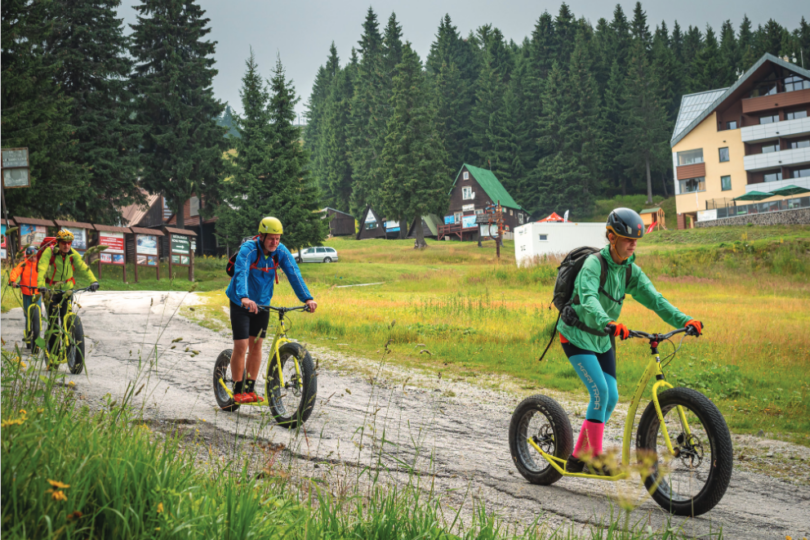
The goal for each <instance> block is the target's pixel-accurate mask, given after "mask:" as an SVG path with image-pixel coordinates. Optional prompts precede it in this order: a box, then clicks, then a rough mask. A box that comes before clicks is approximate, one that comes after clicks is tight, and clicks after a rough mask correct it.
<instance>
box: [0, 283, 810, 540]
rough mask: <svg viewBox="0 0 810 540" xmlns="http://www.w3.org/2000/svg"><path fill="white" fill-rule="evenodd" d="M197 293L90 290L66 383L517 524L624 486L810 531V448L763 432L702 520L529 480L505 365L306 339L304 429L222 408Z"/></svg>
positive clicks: (705, 528) (772, 530)
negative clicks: (413, 362) (308, 387)
mask: <svg viewBox="0 0 810 540" xmlns="http://www.w3.org/2000/svg"><path fill="white" fill-rule="evenodd" d="M197 302H198V298H197V297H196V296H195V295H194V294H190V293H165V292H143V291H138V292H98V293H96V294H85V295H84V296H83V297H82V298H81V301H80V303H81V305H82V309H81V316H82V320H83V324H84V328H85V332H86V334H87V338H88V348H87V350H88V362H87V366H86V370H85V372H84V373H82V374H80V375H70V374H68V375H67V376H66V381H74V382H75V390H76V392H77V393H78V394H79V395H80V397H81V398H82V399H83V400H84V402H86V403H87V404H88V405H90V406H91V407H92V408H99V407H102V406H104V403H106V399H107V398H106V396H107V395H108V394H109V396H111V397H112V399H120V398H121V397H122V396H123V394H124V392H125V391H126V390H127V388H128V387H130V388H132V387H135V388H140V387H141V386H143V388H142V389H141V392H140V393H139V394H138V396H136V397H135V398H134V401H133V405H134V406H136V407H138V408H141V409H142V410H143V415H144V420H145V421H146V422H147V423H148V424H150V425H151V426H153V429H158V430H161V429H166V428H167V426H168V427H171V428H172V429H184V430H187V431H188V432H189V433H191V434H192V435H194V436H195V437H198V439H197V441H198V443H199V445H198V459H199V463H200V466H203V467H204V466H206V464H207V463H209V462H210V460H212V459H219V460H229V459H233V460H236V461H243V460H245V459H250V460H251V461H253V460H255V462H256V467H255V468H256V470H257V471H259V470H262V469H268V470H270V469H273V470H279V471H280V470H285V471H288V472H287V473H286V474H292V475H294V476H296V477H298V478H310V479H315V480H316V481H318V482H320V483H323V484H328V485H329V486H330V489H335V490H342V489H348V488H347V486H349V485H350V484H352V483H361V484H362V483H363V482H368V481H369V479H368V478H369V474H368V473H369V471H372V472H375V473H378V474H379V479H380V481H384V482H390V483H391V484H392V485H393V484H399V485H402V484H405V483H408V482H411V483H412V482H413V481H414V478H417V481H420V482H424V485H425V487H426V488H431V489H433V490H434V491H435V492H436V493H439V494H441V495H442V496H443V498H444V500H445V501H446V502H447V503H448V504H449V505H451V506H454V505H455V506H462V505H464V506H465V507H470V505H471V501H483V502H484V503H485V504H486V508H487V510H489V511H494V512H496V513H497V514H498V515H499V516H500V517H501V518H502V519H503V520H504V521H505V522H506V523H508V524H511V525H514V526H517V527H518V528H520V527H522V526H528V525H530V524H531V523H532V522H533V521H534V520H535V519H540V520H541V521H544V522H545V523H547V524H548V526H550V527H554V528H556V527H559V526H563V527H565V528H567V527H574V528H575V529H577V528H582V527H585V526H587V524H590V523H599V522H605V521H607V520H608V519H609V517H610V515H611V512H614V513H615V512H616V510H617V500H618V499H617V497H618V496H619V495H622V496H623V497H629V498H631V499H632V500H635V501H637V503H638V504H639V506H638V508H637V509H636V510H634V512H633V516H632V517H633V519H634V521H643V522H644V523H649V524H650V525H651V526H652V527H653V529H657V530H660V529H662V528H664V527H665V526H666V524H667V522H668V520H670V526H673V527H675V528H680V529H682V530H683V531H686V532H687V533H689V534H692V535H695V536H703V535H708V534H710V533H715V534H716V532H717V531H718V529H720V527H722V528H723V531H724V536H725V537H726V538H778V537H782V538H783V537H785V536H788V535H789V536H792V537H794V538H795V537H798V538H802V537H803V536H810V519H808V518H807V516H809V515H810V449H808V448H806V447H802V446H798V445H793V444H790V443H786V442H782V441H776V440H771V439H767V438H764V437H752V436H745V435H734V436H733V441H734V455H735V469H734V475H733V477H732V480H731V485H730V486H729V489H728V491H727V492H726V495H725V497H724V498H723V500H722V501H721V502H720V504H719V505H718V506H717V507H716V508H715V509H714V510H713V511H711V512H709V513H708V514H706V515H704V516H700V517H698V518H694V519H682V518H673V517H671V516H670V515H669V514H667V513H665V512H664V511H663V510H662V509H661V508H660V507H658V506H657V505H656V504H655V503H654V502H653V501H652V500H651V499H649V497H648V496H646V494H645V493H644V492H643V490H639V489H638V487H637V486H636V484H635V483H630V482H624V483H623V482H617V483H608V482H595V481H589V480H584V479H568V478H564V479H562V480H560V481H559V482H557V483H556V484H554V485H553V486H533V485H530V484H528V483H527V482H526V481H525V480H524V479H523V478H522V477H521V476H520V475H519V474H518V472H517V470H516V469H515V467H514V465H513V464H512V460H511V456H510V454H509V445H508V441H507V433H508V428H509V420H510V417H511V414H512V411H513V410H514V407H515V406H516V405H517V403H518V402H519V401H520V400H521V399H522V398H523V397H526V395H528V394H529V393H534V392H527V391H526V390H521V389H520V387H519V384H518V382H517V381H514V380H510V379H508V378H505V377H500V378H496V379H494V380H493V379H492V378H490V379H489V380H488V381H487V386H488V387H487V388H483V387H482V386H481V385H479V384H474V383H475V381H468V380H460V379H449V380H448V379H447V378H438V377H437V376H436V375H434V374H429V373H424V372H420V371H418V370H412V369H404V368H400V367H398V366H396V365H393V364H392V363H391V361H390V359H386V361H381V360H380V359H376V360H375V359H368V358H360V357H354V356H351V355H347V354H345V353H342V352H339V351H332V350H329V349H325V348H321V347H316V346H312V345H309V344H308V345H307V347H308V349H309V350H310V352H311V354H312V356H313V358H314V359H315V360H316V362H317V364H318V400H317V404H316V408H315V411H314V413H313V415H312V417H311V418H310V419H309V421H308V422H307V424H306V425H305V428H304V429H303V430H302V431H301V432H300V433H294V432H290V431H287V430H286V429H283V428H279V427H278V426H276V425H275V424H274V423H273V422H272V419H271V418H270V417H269V416H268V414H267V413H266V412H264V411H267V409H265V408H251V409H250V410H248V411H245V410H244V408H243V411H240V412H238V413H224V412H222V411H220V410H219V409H218V408H217V407H216V402H215V401H214V396H213V392H212V385H213V379H212V372H213V364H214V360H215V359H216V357H217V355H218V354H219V352H220V351H221V350H223V349H227V348H230V347H231V345H232V342H231V340H230V338H229V336H228V335H227V334H226V333H224V332H222V333H218V332H214V331H211V330H208V329H205V328H203V327H201V326H199V325H198V324H196V323H194V322H192V321H189V320H187V319H185V318H184V317H182V316H180V315H179V313H178V310H179V307H180V306H181V305H182V306H189V305H194V304H195V303H197ZM302 316H306V315H302ZM22 331H23V314H22V310H21V309H13V310H11V311H9V312H8V313H4V314H3V316H2V334H3V338H4V339H5V341H6V345H5V346H6V347H10V346H11V347H13V346H14V344H15V342H17V343H19V341H20V338H21V336H22ZM177 338H182V340H181V341H177V342H174V343H173V340H176V339H177ZM195 351H198V352H197V353H196V354H195ZM260 384H263V383H261V382H260ZM494 387H497V389H494ZM537 392H538V393H539V392H542V393H545V394H547V395H550V396H552V397H554V398H555V399H556V400H557V401H558V402H559V403H560V404H561V405H562V406H563V407H564V408H565V409H566V410H567V411H573V413H572V414H571V424H572V426H574V428H575V431H576V429H577V428H578V426H579V424H580V423H581V420H582V416H581V414H582V413H583V412H584V404H583V403H581V402H580V401H575V400H572V398H571V397H570V396H568V395H566V394H560V393H556V392H553V391H547V390H542V389H537ZM625 415H626V410H625V409H623V408H622V406H621V405H620V406H619V408H618V409H617V411H616V412H615V413H614V417H613V419H612V420H611V422H610V424H609V425H608V426H607V429H606V446H608V447H609V446H615V447H619V446H620V438H621V432H622V426H623V423H624V420H625Z"/></svg>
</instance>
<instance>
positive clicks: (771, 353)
mask: <svg viewBox="0 0 810 540" xmlns="http://www.w3.org/2000/svg"><path fill="white" fill-rule="evenodd" d="M328 244H329V245H330V246H332V247H335V248H336V249H337V250H338V252H339V256H340V262H339V263H336V264H306V265H302V273H303V274H304V277H305V279H306V281H307V283H308V284H309V286H310V288H311V289H312V291H313V293H314V295H315V296H316V298H317V300H318V301H319V303H320V306H321V307H320V310H319V313H318V314H317V315H315V316H309V315H299V316H296V318H295V321H294V322H295V330H294V332H295V336H296V337H300V338H304V339H306V340H309V341H312V342H314V343H318V344H320V345H324V346H329V347H331V348H335V349H339V350H351V351H352V352H355V353H359V354H366V355H370V356H374V355H376V354H377V352H378V351H379V350H380V348H381V347H382V346H383V344H385V343H386V342H387V341H388V340H389V339H391V340H392V344H391V348H392V349H393V350H394V351H395V355H394V358H395V360H396V361H398V362H400V363H402V364H406V365H411V366H417V367H420V368H424V369H429V370H435V371H437V372H438V371H442V372H443V373H444V374H445V375H447V376H456V377H469V378H476V379H477V380H479V381H485V380H486V378H485V376H486V375H487V374H489V373H499V374H507V375H511V376H513V377H515V378H516V379H517V380H518V381H523V382H522V383H520V384H521V385H522V386H523V387H524V388H525V390H526V392H527V394H528V393H533V392H535V391H537V390H538V389H540V388H542V387H549V388H555V389H559V390H564V391H571V392H575V393H577V394H578V395H581V397H582V401H583V409H584V407H585V404H586V401H587V393H586V391H585V389H584V388H583V387H582V385H581V383H580V381H579V379H578V378H577V377H576V375H575V373H574V372H573V370H572V369H571V368H570V366H569V364H568V361H567V359H566V358H565V357H564V355H563V353H562V351H561V349H560V348H559V346H558V345H555V346H554V347H552V349H551V352H550V356H549V357H548V358H549V359H548V361H547V362H543V363H542V364H539V363H538V362H537V360H536V359H537V357H538V356H539V354H540V352H541V351H542V350H543V348H544V347H545V344H546V342H547V340H548V335H549V330H550V328H551V325H552V324H553V322H554V320H555V319H556V310H554V309H553V308H552V307H551V305H550V299H551V290H552V287H553V282H554V278H555V276H556V267H555V265H554V264H551V263H549V264H541V265H538V266H534V267H531V268H521V269H518V268H516V267H515V264H514V246H513V244H512V243H511V242H506V246H505V247H504V249H503V250H502V259H501V261H500V262H496V260H495V257H494V245H493V244H492V243H491V242H490V243H485V244H484V247H483V248H478V247H477V246H476V244H475V243H458V242H435V241H433V242H431V241H429V246H430V247H428V248H427V249H425V250H421V251H417V250H414V249H413V242H412V241H411V240H402V241H385V240H368V241H362V242H357V241H355V240H347V239H333V240H330V241H329V242H328ZM637 263H638V264H639V265H640V266H641V267H642V268H643V269H644V270H645V272H646V273H647V274H648V275H649V276H650V278H651V279H652V280H653V282H654V283H655V285H656V287H657V288H658V289H659V290H660V291H661V292H662V293H663V294H664V296H665V297H667V298H668V299H669V300H670V301H671V302H672V303H673V304H674V305H676V306H678V307H679V308H680V309H681V310H682V311H683V312H684V313H686V314H688V315H690V316H693V317H695V318H697V319H699V320H702V321H703V322H704V323H706V325H707V333H706V335H705V337H703V338H700V339H698V340H695V339H692V338H689V339H687V340H685V341H684V342H683V348H682V349H681V351H680V352H679V354H678V356H677V357H676V358H675V360H674V362H673V363H672V364H670V366H669V368H668V369H667V376H668V378H669V379H670V380H671V381H672V382H673V383H675V384H684V385H689V386H692V387H694V388H697V389H699V390H701V391H704V392H705V393H706V394H707V395H709V396H710V397H711V398H712V399H714V400H715V401H717V402H718V404H719V405H720V407H721V409H722V410H723V412H724V414H725V415H726V417H727V419H728V421H729V424H730V425H731V427H732V429H734V430H736V431H740V432H756V431H758V430H759V429H765V430H766V431H769V432H774V433H778V434H781V435H782V436H784V437H786V438H789V439H791V440H795V441H798V442H802V443H803V444H810V383H809V382H808V378H807V376H806V371H805V370H806V368H807V365H808V363H810V333H808V332H807V328H808V327H810V308H809V307H808V305H810V303H808V301H809V300H810V280H808V276H810V227H734V228H731V227H729V228H715V229H699V230H692V231H661V232H655V233H653V234H650V235H648V236H647V237H645V239H644V240H643V241H642V244H641V246H640V248H639V255H638V259H637ZM224 264H225V263H224V260H222V259H210V258H208V259H203V260H200V261H198V266H197V269H198V270H197V276H198V282H197V283H196V284H194V286H195V287H197V290H199V291H208V292H207V293H204V296H205V297H207V298H208V302H209V304H208V309H207V310H205V311H203V312H202V313H204V314H205V318H204V320H203V321H202V323H203V324H205V325H208V326H210V327H212V328H223V327H224V328H227V315H226V314H225V313H224V311H223V310H222V309H221V308H222V307H223V306H227V299H226V298H225V296H224V294H223V290H224V287H225V286H226V284H227V277H226V276H225V273H224ZM105 272H106V269H105ZM108 276H109V274H105V279H104V280H103V282H102V286H103V287H104V288H105V289H110V288H113V289H116V288H118V289H122V290H127V289H130V286H127V285H124V284H122V283H121V282H120V281H115V280H114V279H109V277H108ZM380 282H382V283H381V284H379V285H373V286H367V287H344V286H345V285H358V284H366V283H380ZM148 285H149V282H144V283H142V284H139V285H138V286H137V287H138V288H145V289H148V288H149V287H148ZM161 285H162V286H166V287H168V286H173V287H175V288H181V289H183V288H187V287H188V286H189V284H188V282H187V281H184V280H176V281H175V282H174V283H173V284H172V283H170V282H169V280H165V281H164V280H161ZM14 292H16V291H14ZM14 292H9V290H8V288H7V287H4V289H3V307H4V310H5V309H7V307H9V306H14V305H18V304H15V302H17V300H16V299H15V298H14V297H13V296H12V295H13V294H14ZM296 302H297V301H296V299H295V298H294V296H293V294H292V292H291V290H290V288H289V286H288V285H287V284H286V283H284V282H282V284H281V285H280V286H279V287H278V289H277V294H276V297H275V298H274V303H278V304H294V303H296ZM199 313H200V312H199V311H198V315H199ZM394 321H396V323H395V324H394V327H393V328H391V324H392V322H394ZM622 322H624V323H625V324H627V325H628V326H630V327H631V328H637V329H642V330H647V331H665V330H666V325H665V324H664V323H663V322H662V321H660V320H659V319H658V318H657V317H656V316H655V315H654V314H653V313H651V312H649V311H647V310H646V309H644V308H643V307H642V306H641V305H639V304H638V303H636V302H635V301H633V300H629V301H628V302H627V303H626V307H625V309H624V312H623V314H622ZM425 349H427V350H428V351H430V354H428V353H420V352H421V351H423V350H425ZM664 350H665V349H664ZM618 359H619V367H618V375H619V389H620V394H621V396H622V397H623V398H624V399H626V398H628V396H629V394H630V392H631V390H632V388H633V386H634V385H635V382H636V380H637V379H638V377H639V376H640V374H641V372H642V371H643V368H644V366H645V364H646V362H647V360H648V354H647V350H646V348H645V346H644V344H643V343H639V342H625V343H621V344H620V345H619V350H618Z"/></svg>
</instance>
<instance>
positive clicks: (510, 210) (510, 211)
mask: <svg viewBox="0 0 810 540" xmlns="http://www.w3.org/2000/svg"><path fill="white" fill-rule="evenodd" d="M509 215H510V216H512V215H514V214H512V209H511V208H510V209H509Z"/></svg>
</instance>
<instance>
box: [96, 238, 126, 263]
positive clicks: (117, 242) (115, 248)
mask: <svg viewBox="0 0 810 540" xmlns="http://www.w3.org/2000/svg"><path fill="white" fill-rule="evenodd" d="M98 243H99V245H102V246H107V249H106V250H105V251H104V252H103V253H102V254H104V253H107V254H110V253H124V233H120V232H104V231H99V233H98ZM101 262H109V261H105V260H104V258H103V257H102V259H101ZM121 264H123V263H121Z"/></svg>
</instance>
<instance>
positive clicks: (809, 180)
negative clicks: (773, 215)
mask: <svg viewBox="0 0 810 540" xmlns="http://www.w3.org/2000/svg"><path fill="white" fill-rule="evenodd" d="M788 186H797V187H803V188H805V189H810V177H805V178H788V179H787V180H777V181H776V182H766V183H762V182H760V183H759V184H748V185H747V186H745V192H746V193H748V192H750V191H764V192H771V191H773V190H775V189H782V188H784V187H788Z"/></svg>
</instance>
